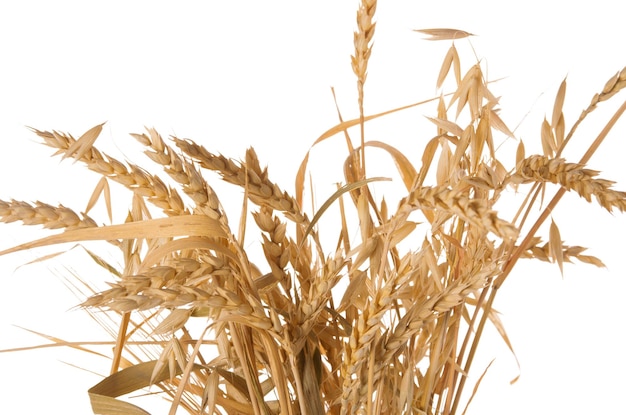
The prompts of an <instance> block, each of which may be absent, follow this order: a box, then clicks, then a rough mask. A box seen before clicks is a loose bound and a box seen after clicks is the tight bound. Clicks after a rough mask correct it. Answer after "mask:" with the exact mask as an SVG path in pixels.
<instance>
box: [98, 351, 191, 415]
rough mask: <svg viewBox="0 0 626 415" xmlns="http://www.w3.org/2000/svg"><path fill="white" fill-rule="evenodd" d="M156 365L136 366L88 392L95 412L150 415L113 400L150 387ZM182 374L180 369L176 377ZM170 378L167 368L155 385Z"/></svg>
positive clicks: (148, 363)
mask: <svg viewBox="0 0 626 415" xmlns="http://www.w3.org/2000/svg"><path fill="white" fill-rule="evenodd" d="M156 363H157V361H156V360H152V361H149V362H143V363H139V364H136V365H134V366H131V367H128V368H126V369H123V370H121V371H119V372H117V373H114V374H112V375H110V376H107V377H106V378H105V379H104V380H102V381H101V382H99V383H97V384H96V385H94V386H93V387H91V388H90V389H89V391H88V392H89V399H90V400H91V408H92V410H93V412H94V413H96V414H105V415H125V414H142V415H145V414H149V413H148V412H146V411H144V410H143V409H141V408H139V407H137V406H135V405H131V404H129V403H127V402H123V401H119V400H117V399H113V398H116V397H118V396H122V395H126V394H129V393H131V392H134V391H136V390H139V389H143V388H146V387H148V386H150V384H151V382H150V379H151V377H152V372H153V371H154V367H155V365H156ZM199 369H202V366H199V365H195V364H194V367H193V370H194V371H196V370H199ZM181 373H182V370H181V369H180V367H179V368H177V371H176V375H179V374H181ZM168 378H169V371H168V370H167V368H163V370H161V371H160V372H159V373H158V374H157V376H155V378H154V383H159V382H162V381H164V380H167V379H168ZM132 411H136V412H132Z"/></svg>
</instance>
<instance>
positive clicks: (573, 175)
mask: <svg viewBox="0 0 626 415" xmlns="http://www.w3.org/2000/svg"><path fill="white" fill-rule="evenodd" d="M597 175H598V172H597V171H595V170H590V169H586V168H584V167H583V166H582V165H580V164H578V163H567V162H566V161H565V160H564V159H562V158H548V157H545V156H538V155H534V156H530V157H528V158H526V159H524V160H523V161H522V162H521V163H520V164H519V165H518V166H517V169H516V172H515V174H513V175H512V176H511V178H510V180H511V182H512V183H515V184H520V183H530V182H540V183H541V182H549V183H555V184H559V185H561V186H563V187H564V188H565V189H567V190H573V191H575V192H576V193H578V194H579V195H580V196H581V197H582V198H584V199H585V200H586V201H588V202H590V201H591V197H592V196H593V197H595V198H596V200H597V201H598V203H599V204H600V206H602V207H603V208H605V209H606V210H608V211H609V212H611V211H612V210H613V209H614V208H617V209H619V210H620V211H622V212H623V211H624V210H626V192H620V191H616V190H613V189H611V186H612V185H613V183H614V182H612V181H609V180H604V179H596V178H595V177H596V176H597Z"/></svg>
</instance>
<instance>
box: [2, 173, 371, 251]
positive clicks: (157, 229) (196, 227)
mask: <svg viewBox="0 0 626 415" xmlns="http://www.w3.org/2000/svg"><path fill="white" fill-rule="evenodd" d="M378 180H382V179H378ZM370 181H371V180H370ZM176 236H213V237H225V236H226V234H225V233H224V230H223V229H222V227H221V225H220V223H219V222H218V221H217V220H215V219H211V218H209V217H208V216H204V215H183V216H172V217H169V218H159V219H149V220H143V221H139V222H129V223H124V224H121V225H111V226H103V227H100V228H83V229H74V230H68V231H65V232H63V233H60V234H58V235H52V236H48V237H46V238H41V239H37V240H35V241H32V242H27V243H25V244H21V245H18V246H14V247H13V248H9V249H5V250H4V251H0V256H2V255H6V254H10V253H13V252H19V251H23V250H25V249H31V248H38V247H42V246H49V245H55V244H60V243H65V242H78V241H94V240H104V241H107V240H114V239H137V238H172V237H176Z"/></svg>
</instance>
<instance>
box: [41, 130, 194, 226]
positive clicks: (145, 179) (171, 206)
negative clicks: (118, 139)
mask: <svg viewBox="0 0 626 415" xmlns="http://www.w3.org/2000/svg"><path fill="white" fill-rule="evenodd" d="M33 131H34V132H35V133H36V134H37V135H38V136H39V137H41V138H42V139H43V140H44V143H45V144H46V145H48V146H50V147H52V148H56V149H58V151H57V153H56V154H67V151H68V149H71V148H72V147H73V146H74V144H76V143H77V140H76V139H74V138H73V137H72V136H71V135H69V134H63V133H59V132H57V131H52V132H49V131H40V130H37V129H33ZM71 157H78V158H77V160H79V161H82V162H83V163H85V164H86V165H87V168H89V170H92V171H94V172H96V173H99V174H101V175H103V176H105V177H108V178H110V179H112V180H114V181H116V182H118V183H121V184H122V185H124V186H125V187H126V188H128V189H130V190H132V191H133V192H134V193H136V194H138V195H139V196H143V197H146V199H147V200H148V201H149V202H151V203H152V204H154V205H155V206H157V207H159V208H161V209H163V211H164V212H165V213H166V214H168V215H181V214H187V213H188V212H187V211H186V209H185V206H184V204H183V201H182V199H181V197H180V195H179V194H178V192H177V191H176V190H175V189H172V188H169V187H167V186H166V185H165V183H163V181H162V180H161V179H160V178H159V177H158V176H156V175H152V174H149V173H147V172H146V171H145V170H143V169H142V168H140V167H138V166H135V165H132V164H130V165H129V167H126V165H125V164H124V163H122V162H120V161H118V160H116V159H114V158H113V157H110V156H107V155H106V154H102V153H100V151H98V150H97V149H96V148H94V147H91V146H89V147H88V148H84V149H83V150H82V151H81V152H80V153H71Z"/></svg>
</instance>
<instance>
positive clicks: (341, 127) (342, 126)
mask: <svg viewBox="0 0 626 415" xmlns="http://www.w3.org/2000/svg"><path fill="white" fill-rule="evenodd" d="M437 99H439V97H436V98H430V99H427V100H424V101H420V102H416V103H414V104H409V105H405V106H402V107H398V108H394V109H391V110H388V111H384V112H381V113H378V114H373V115H368V116H365V117H363V121H364V122H367V121H370V120H373V119H376V118H379V117H382V116H385V115H388V114H393V113H395V112H398V111H402V110H406V109H410V108H414V107H417V106H420V105H424V104H428V103H430V102H433V101H435V100H437ZM360 122H361V120H360V119H359V118H355V119H352V120H348V121H344V122H341V123H339V124H337V125H335V126H334V127H332V128H330V129H328V130H326V131H325V132H324V133H323V134H322V135H320V136H319V137H318V138H317V140H315V142H314V143H313V144H312V145H311V149H312V148H313V147H314V146H315V145H317V144H319V143H321V142H322V141H324V140H326V139H328V138H330V137H332V136H334V135H335V134H338V133H340V132H343V131H346V130H347V129H348V128H350V127H354V126H356V125H359V124H360ZM311 149H309V151H307V153H306V155H305V157H304V159H303V160H302V162H301V163H300V167H299V168H298V173H297V175H296V191H297V190H300V192H296V200H297V201H298V203H300V201H302V198H303V196H302V190H303V186H302V185H303V184H304V178H305V174H306V168H307V164H308V161H309V154H310V152H311ZM300 206H302V205H300Z"/></svg>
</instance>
